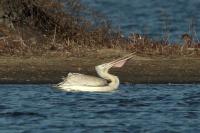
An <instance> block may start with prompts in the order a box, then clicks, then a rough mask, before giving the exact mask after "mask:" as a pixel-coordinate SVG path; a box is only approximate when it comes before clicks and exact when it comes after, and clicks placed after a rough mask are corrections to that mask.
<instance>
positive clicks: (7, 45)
mask: <svg viewBox="0 0 200 133" xmlns="http://www.w3.org/2000/svg"><path fill="white" fill-rule="evenodd" d="M0 4H1V6H2V7H3V10H4V11H5V15H4V19H5V21H6V25H7V27H6V26H5V23H4V24H1V25H0V54H11V55H16V54H17V55H27V54H30V55H34V54H35V55H40V54H46V53H52V52H54V53H64V54H69V55H74V56H75V55H77V56H81V55H83V54H86V53H87V52H90V51H93V50H94V51H95V50H97V49H102V48H116V49H124V50H128V51H131V52H137V53H138V54H143V55H148V56H150V55H151V56H152V55H153V56H154V55H155V56H157V55H163V56H169V55H170V56H183V55H185V56H199V55H200V51H199V50H200V49H199V47H200V45H199V44H198V43H196V42H194V41H193V39H192V36H191V35H189V34H184V35H183V36H182V39H183V44H182V45H180V44H170V43H168V41H167V40H166V39H163V41H155V40H152V39H150V38H147V37H145V36H141V35H139V34H132V35H130V36H129V37H123V35H122V34H121V33H120V32H117V31H114V30H113V29H112V28H111V26H110V24H109V23H108V22H107V20H106V18H105V17H103V15H101V14H99V13H97V12H95V11H92V10H90V9H88V8H87V7H85V6H84V5H82V4H81V3H80V1H79V0H67V1H66V2H65V3H61V2H55V1H53V0H1V3H0ZM8 27H9V28H8Z"/></svg>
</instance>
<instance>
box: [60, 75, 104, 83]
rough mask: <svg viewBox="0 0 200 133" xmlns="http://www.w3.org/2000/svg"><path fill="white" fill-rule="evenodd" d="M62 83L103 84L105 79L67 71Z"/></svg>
mask: <svg viewBox="0 0 200 133" xmlns="http://www.w3.org/2000/svg"><path fill="white" fill-rule="evenodd" d="M62 84H66V85H83V86H105V85H107V84H108V83H107V81H106V80H105V79H102V78H98V77H94V76H89V75H84V74H80V73H69V74H68V76H67V77H66V78H64V81H63V82H62Z"/></svg>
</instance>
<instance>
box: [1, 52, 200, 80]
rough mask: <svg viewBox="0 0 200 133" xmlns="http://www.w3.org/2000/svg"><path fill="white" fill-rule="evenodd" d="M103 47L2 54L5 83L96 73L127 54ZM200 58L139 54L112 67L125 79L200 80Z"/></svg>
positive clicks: (2, 72)
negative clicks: (81, 52) (74, 53)
mask: <svg viewBox="0 0 200 133" xmlns="http://www.w3.org/2000/svg"><path fill="white" fill-rule="evenodd" d="M126 54H127V53H126V52H122V51H116V50H99V51H95V52H93V53H92V52H90V53H88V54H87V55H85V56H81V57H75V56H67V55H66V56H65V55H59V54H53V55H51V54H49V55H43V56H29V57H15V56H9V57H8V56H0V83H1V84H56V83H58V82H60V81H62V77H65V76H66V75H67V74H68V73H69V72H78V73H83V74H89V75H96V72H95V69H94V66H96V65H99V64H102V63H105V62H109V61H112V60H113V59H116V58H118V57H121V56H123V55H126ZM199 68H200V59H199V58H194V57H142V56H139V55H135V57H133V58H132V59H131V60H129V61H128V62H127V64H125V66H124V67H123V68H119V69H117V68H115V69H111V70H110V73H113V74H115V75H117V76H118V77H119V78H120V81H121V83H127V82H128V83H135V84H138V83H155V84H161V83H200V71H199Z"/></svg>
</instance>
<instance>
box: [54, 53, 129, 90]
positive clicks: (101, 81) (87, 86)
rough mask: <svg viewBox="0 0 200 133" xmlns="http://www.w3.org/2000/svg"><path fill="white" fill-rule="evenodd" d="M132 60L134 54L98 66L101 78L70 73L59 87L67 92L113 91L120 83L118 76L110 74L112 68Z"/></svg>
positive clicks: (97, 70)
mask: <svg viewBox="0 0 200 133" xmlns="http://www.w3.org/2000/svg"><path fill="white" fill-rule="evenodd" d="M130 58H132V54H131V55H129V56H125V57H123V58H120V59H117V60H115V61H112V62H109V63H105V64H102V65H98V66H96V67H95V69H96V72H97V74H98V75H99V76H100V77H101V78H98V77H94V76H89V75H84V74H79V73H69V74H68V76H67V77H66V78H64V79H63V81H62V82H61V83H59V84H58V85H57V86H58V87H59V88H61V89H63V90H66V91H89V92H109V91H113V90H115V89H117V88H118V86H119V83H120V82H119V78H118V77H117V76H114V75H112V74H109V73H108V71H109V69H110V68H111V67H121V66H123V65H124V63H125V62H126V60H128V59H130ZM108 81H109V83H108Z"/></svg>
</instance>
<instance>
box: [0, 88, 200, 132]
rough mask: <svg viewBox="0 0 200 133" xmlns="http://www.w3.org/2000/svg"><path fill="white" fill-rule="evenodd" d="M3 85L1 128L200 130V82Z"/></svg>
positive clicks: (119, 130)
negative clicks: (80, 88) (99, 88)
mask: <svg viewBox="0 0 200 133" xmlns="http://www.w3.org/2000/svg"><path fill="white" fill-rule="evenodd" d="M0 89H1V91H0V132H1V133H46V132H48V133H66V132H72V133H102V132H114V133H140V132H141V133H198V132H200V85H121V86H120V88H119V89H118V90H117V91H115V92H112V93H82V92H63V91H61V90H58V89H56V88H53V87H52V86H51V85H0Z"/></svg>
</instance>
